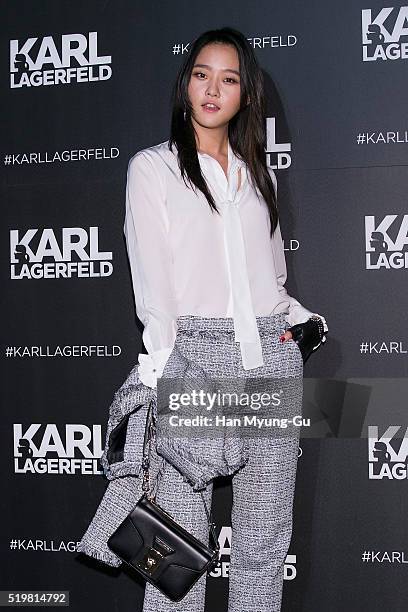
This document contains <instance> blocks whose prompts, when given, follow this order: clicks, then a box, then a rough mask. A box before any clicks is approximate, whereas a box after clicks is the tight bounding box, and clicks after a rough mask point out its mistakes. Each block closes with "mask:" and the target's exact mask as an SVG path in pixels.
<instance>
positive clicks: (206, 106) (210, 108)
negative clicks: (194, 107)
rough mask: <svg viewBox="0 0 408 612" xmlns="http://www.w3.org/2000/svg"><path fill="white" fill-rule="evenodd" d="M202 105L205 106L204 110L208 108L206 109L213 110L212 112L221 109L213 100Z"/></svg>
mask: <svg viewBox="0 0 408 612" xmlns="http://www.w3.org/2000/svg"><path fill="white" fill-rule="evenodd" d="M201 106H202V108H203V109H204V110H206V111H208V112H211V113H214V112H216V111H219V110H220V107H219V106H217V105H216V104H213V103H211V102H206V103H205V104H202V105H201Z"/></svg>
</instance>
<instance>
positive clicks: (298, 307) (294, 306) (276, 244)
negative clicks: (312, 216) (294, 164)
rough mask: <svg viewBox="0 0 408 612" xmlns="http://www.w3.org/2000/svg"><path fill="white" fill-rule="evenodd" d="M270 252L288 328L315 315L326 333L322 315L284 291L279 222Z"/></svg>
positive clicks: (326, 328) (281, 241) (282, 254)
mask: <svg viewBox="0 0 408 612" xmlns="http://www.w3.org/2000/svg"><path fill="white" fill-rule="evenodd" d="M269 171H270V174H271V178H272V182H273V185H274V188H275V193H277V179H276V175H275V172H274V171H273V170H272V168H270V169H269ZM272 250H273V254H274V260H275V268H276V281H277V284H278V290H279V293H280V295H281V296H282V297H283V298H285V299H286V300H287V301H288V302H289V313H288V314H287V315H286V316H285V319H286V321H287V322H288V323H289V325H290V326H292V325H297V324H298V323H305V322H306V321H307V320H308V319H309V317H311V316H312V315H315V316H317V317H320V318H321V319H322V321H323V328H324V332H325V333H326V332H328V331H329V328H328V326H327V323H326V319H325V318H324V317H323V316H322V315H320V314H318V313H317V312H312V311H310V310H308V309H307V308H305V307H304V306H302V304H301V303H300V302H298V300H296V299H295V298H294V297H292V296H290V295H289V294H288V292H287V291H286V288H285V283H286V280H287V267H286V258H285V251H284V244H283V239H282V233H281V228H280V222H279V221H278V225H277V226H276V229H275V232H274V234H273V237H272ZM322 342H326V335H323V338H322ZM318 346H320V343H319V344H318V345H316V346H315V347H313V348H314V349H316V348H317V347H318Z"/></svg>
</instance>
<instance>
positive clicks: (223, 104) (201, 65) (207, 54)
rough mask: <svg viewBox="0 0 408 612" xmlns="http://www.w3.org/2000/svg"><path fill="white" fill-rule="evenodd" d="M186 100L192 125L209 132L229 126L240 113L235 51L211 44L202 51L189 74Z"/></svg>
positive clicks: (236, 55) (231, 47)
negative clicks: (190, 111)
mask: <svg viewBox="0 0 408 612" xmlns="http://www.w3.org/2000/svg"><path fill="white" fill-rule="evenodd" d="M188 96H189V99H190V102H191V105H192V107H193V113H192V119H193V122H194V121H196V122H197V123H198V124H199V125H201V126H203V127H208V128H211V127H212V128H214V127H220V126H222V125H225V124H227V123H228V121H229V120H230V119H231V118H232V117H233V116H234V115H235V114H236V113H237V112H238V111H239V108H240V99H241V83H240V74H239V58H238V53H237V50H236V49H235V47H233V46H232V45H225V44H220V43H211V44H208V45H206V46H205V47H203V48H202V49H201V51H200V53H199V54H198V55H197V58H196V61H195V64H194V67H193V70H192V72H191V78H190V83H189V86H188ZM206 105H210V106H206ZM211 105H214V106H215V107H214V106H211Z"/></svg>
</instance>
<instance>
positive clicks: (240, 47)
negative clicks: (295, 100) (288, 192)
mask: <svg viewBox="0 0 408 612" xmlns="http://www.w3.org/2000/svg"><path fill="white" fill-rule="evenodd" d="M214 42H217V43H224V44H229V45H234V47H235V48H236V50H237V53H238V57H239V66H240V73H241V79H240V81H241V105H240V109H239V111H238V112H237V113H236V114H235V116H234V117H232V119H231V120H230V121H229V124H228V139H229V142H230V145H231V148H232V150H233V151H234V153H235V155H236V156H237V157H238V158H240V159H241V160H242V161H244V162H245V163H246V164H247V169H248V175H249V178H250V180H251V182H252V185H253V186H254V185H255V186H256V187H257V188H258V190H259V191H260V193H261V195H262V197H263V198H264V200H265V202H266V204H267V206H268V210H269V218H270V235H271V237H272V235H273V232H274V231H275V228H276V225H277V223H278V218H279V215H278V206H277V199H276V194H275V190H274V185H273V182H272V179H271V176H270V174H269V172H268V168H267V165H266V156H265V149H266V125H265V95H264V79H263V74H262V71H261V69H260V67H259V64H258V62H257V59H256V57H255V53H254V51H253V49H252V47H251V46H250V44H249V43H248V41H247V39H246V38H245V36H244V35H243V34H242V33H241V32H239V31H238V30H234V29H233V28H227V27H225V28H221V29H218V30H208V31H207V32H204V33H203V34H201V35H200V36H199V37H198V38H196V39H195V40H194V42H193V44H192V47H191V50H190V52H189V54H188V55H187V57H186V60H185V61H184V64H183V65H182V66H181V68H180V71H179V74H178V76H177V79H176V82H175V84H174V89H173V92H172V107H173V110H172V118H171V131H170V138H169V148H170V149H171V148H172V145H173V144H175V145H176V148H177V152H178V164H179V167H180V172H181V176H182V177H183V180H184V182H185V184H186V185H187V182H186V176H187V179H188V182H189V183H190V185H191V187H193V185H195V186H196V187H197V188H198V189H200V190H201V191H202V192H203V194H204V195H205V197H206V198H207V201H208V204H209V206H210V208H211V209H212V210H213V211H216V212H218V213H219V210H218V208H217V206H216V204H215V202H214V198H213V197H212V194H211V193H210V191H209V189H208V186H207V183H206V181H205V178H204V176H203V174H202V172H201V167H200V163H199V160H198V154H197V145H196V139H195V134H194V127H193V124H192V121H191V111H192V107H191V104H190V100H189V98H188V86H189V82H190V78H191V72H192V70H193V66H194V64H195V61H196V58H197V55H198V54H199V52H200V51H201V49H202V48H203V47H204V46H205V45H207V44H209V43H214ZM248 95H249V97H250V103H249V104H248V105H247V98H248ZM184 117H185V118H184ZM187 186H188V185H187Z"/></svg>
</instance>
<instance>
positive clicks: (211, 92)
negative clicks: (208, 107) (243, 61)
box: [206, 82, 220, 98]
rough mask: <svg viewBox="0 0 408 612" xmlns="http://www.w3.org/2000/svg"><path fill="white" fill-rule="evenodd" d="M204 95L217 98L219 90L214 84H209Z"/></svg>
mask: <svg viewBox="0 0 408 612" xmlns="http://www.w3.org/2000/svg"><path fill="white" fill-rule="evenodd" d="M206 95H207V96H216V97H217V98H218V97H219V95H220V92H219V89H218V87H217V85H216V83H212V82H210V83H209V84H208V87H207V91H206Z"/></svg>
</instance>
